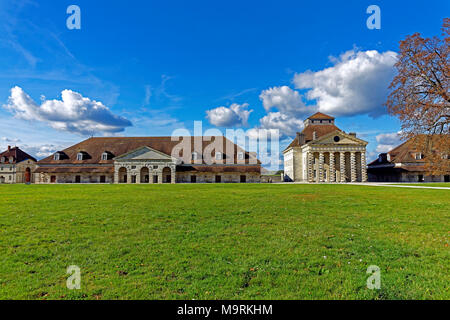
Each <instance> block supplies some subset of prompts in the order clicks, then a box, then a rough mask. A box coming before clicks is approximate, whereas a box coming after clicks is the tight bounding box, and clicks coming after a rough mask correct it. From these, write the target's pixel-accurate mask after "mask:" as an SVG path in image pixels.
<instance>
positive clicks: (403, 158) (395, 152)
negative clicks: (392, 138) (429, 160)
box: [368, 136, 439, 170]
mask: <svg viewBox="0 0 450 320" xmlns="http://www.w3.org/2000/svg"><path fill="white" fill-rule="evenodd" d="M424 137H425V136H419V138H424ZM416 139H417V138H411V139H409V140H407V141H405V142H403V143H402V144H400V145H398V146H397V147H395V148H394V149H392V150H390V151H389V152H387V153H385V154H387V155H389V158H390V160H389V161H388V160H387V157H386V156H383V157H382V158H383V161H382V162H380V161H379V160H378V159H377V160H374V161H372V162H371V163H369V164H368V165H369V166H372V165H380V164H386V163H415V164H416V165H415V166H414V167H412V168H413V169H412V170H415V169H417V168H418V166H417V164H421V165H423V164H424V163H425V160H424V159H416V158H415V153H417V152H420V150H418V148H417V146H416V144H417V140H416ZM438 139H439V137H437V136H433V140H434V141H435V142H433V143H437V142H438ZM381 155H384V154H383V153H382V154H381ZM402 168H403V167H402ZM405 169H406V170H408V169H407V168H406V167H405Z"/></svg>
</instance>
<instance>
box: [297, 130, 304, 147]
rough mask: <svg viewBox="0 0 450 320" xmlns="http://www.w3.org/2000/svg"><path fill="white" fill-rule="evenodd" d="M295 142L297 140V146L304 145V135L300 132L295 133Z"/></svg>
mask: <svg viewBox="0 0 450 320" xmlns="http://www.w3.org/2000/svg"><path fill="white" fill-rule="evenodd" d="M297 140H298V145H299V146H302V145H304V144H305V134H304V133H301V132H297Z"/></svg>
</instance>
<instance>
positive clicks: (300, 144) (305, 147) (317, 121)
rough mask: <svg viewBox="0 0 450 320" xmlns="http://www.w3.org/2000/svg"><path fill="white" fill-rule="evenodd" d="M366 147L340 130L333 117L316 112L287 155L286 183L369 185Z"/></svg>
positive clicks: (285, 162) (285, 156)
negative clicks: (357, 183)
mask: <svg viewBox="0 0 450 320" xmlns="http://www.w3.org/2000/svg"><path fill="white" fill-rule="evenodd" d="M366 146H367V142H366V141H363V140H361V139H358V138H357V137H356V134H355V133H345V132H344V131H342V130H340V129H339V128H338V127H336V126H335V125H334V118H333V117H330V116H327V115H324V114H322V113H316V114H315V115H313V116H311V117H309V118H308V119H306V120H305V129H304V130H303V131H302V132H299V133H297V136H296V138H295V139H294V141H292V143H291V144H290V145H289V146H288V148H286V150H284V152H283V155H284V169H285V181H304V182H311V183H313V182H315V183H321V182H326V183H345V182H366V181H367V170H366Z"/></svg>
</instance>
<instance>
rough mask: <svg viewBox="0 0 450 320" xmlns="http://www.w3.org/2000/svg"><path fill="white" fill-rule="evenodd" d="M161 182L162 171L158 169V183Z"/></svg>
mask: <svg viewBox="0 0 450 320" xmlns="http://www.w3.org/2000/svg"><path fill="white" fill-rule="evenodd" d="M161 183H163V173H162V171H158V184H161Z"/></svg>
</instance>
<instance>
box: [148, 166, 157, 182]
mask: <svg viewBox="0 0 450 320" xmlns="http://www.w3.org/2000/svg"><path fill="white" fill-rule="evenodd" d="M147 168H148V183H151V184H153V176H154V175H155V173H154V172H153V168H151V167H147Z"/></svg>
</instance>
